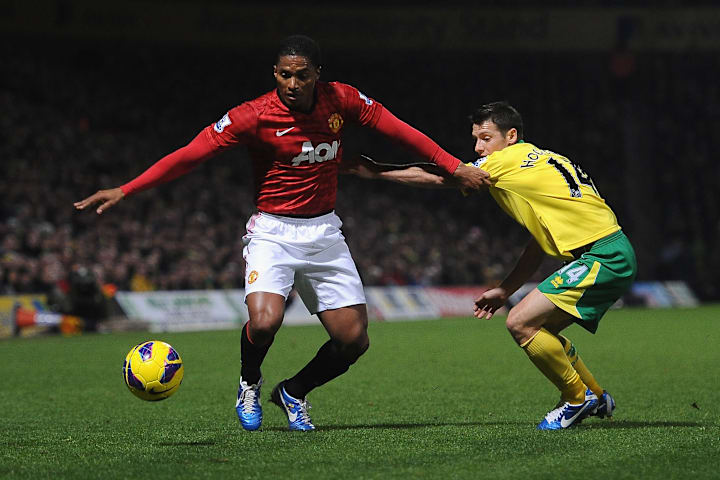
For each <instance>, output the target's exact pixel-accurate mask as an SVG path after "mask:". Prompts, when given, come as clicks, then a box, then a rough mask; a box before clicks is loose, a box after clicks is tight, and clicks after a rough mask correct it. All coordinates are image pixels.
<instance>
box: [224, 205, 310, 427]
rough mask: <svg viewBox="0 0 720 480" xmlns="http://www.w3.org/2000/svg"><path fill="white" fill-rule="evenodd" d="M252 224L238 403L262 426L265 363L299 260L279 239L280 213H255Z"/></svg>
mask: <svg viewBox="0 0 720 480" xmlns="http://www.w3.org/2000/svg"><path fill="white" fill-rule="evenodd" d="M246 228H247V231H248V235H246V236H245V237H244V238H243V240H244V242H245V248H244V250H243V256H244V258H245V264H246V265H245V303H246V304H247V307H248V314H249V320H248V321H247V322H246V323H245V325H244V326H243V329H242V333H241V337H240V357H241V367H240V384H239V386H238V396H237V402H236V404H235V409H236V411H237V415H238V418H239V419H240V423H241V424H242V426H243V428H244V429H246V430H257V429H258V428H260V425H261V423H262V406H261V404H260V388H261V386H262V373H261V366H262V363H263V360H264V359H265V356H266V355H267V353H268V350H269V349H270V345H272V342H273V340H274V339H275V334H276V333H277V331H278V329H279V328H280V326H281V325H282V320H283V315H284V313H285V299H286V298H287V296H288V294H289V293H290V290H291V288H292V284H293V277H294V268H295V262H296V260H295V259H294V257H293V256H292V255H291V254H290V253H289V252H288V251H287V250H286V248H285V246H284V244H283V243H282V242H278V241H277V238H278V236H279V234H278V231H279V230H281V229H282V228H283V225H281V224H280V222H279V221H278V220H276V219H275V218H273V217H263V216H262V215H254V216H253V217H252V218H251V219H250V221H249V222H248V224H247V227H246Z"/></svg>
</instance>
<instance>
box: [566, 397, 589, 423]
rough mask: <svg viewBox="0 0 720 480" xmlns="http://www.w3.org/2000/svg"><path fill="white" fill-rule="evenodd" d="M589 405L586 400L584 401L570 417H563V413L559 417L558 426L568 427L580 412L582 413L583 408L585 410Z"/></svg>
mask: <svg viewBox="0 0 720 480" xmlns="http://www.w3.org/2000/svg"><path fill="white" fill-rule="evenodd" d="M589 406H590V404H589V403H587V402H585V405H583V408H581V409H580V410H578V411H577V413H575V415H573V416H572V417H570V418H565V415H563V418H561V419H560V426H562V428H567V427H569V426H570V425H572V423H573V422H574V421H575V419H576V418H577V417H578V416H579V415H580V414H582V413H583V412H584V411H585V410H587V408H588V407H589Z"/></svg>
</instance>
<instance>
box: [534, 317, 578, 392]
mask: <svg viewBox="0 0 720 480" xmlns="http://www.w3.org/2000/svg"><path fill="white" fill-rule="evenodd" d="M520 346H521V347H522V348H523V349H524V350H525V353H526V354H527V356H528V357H530V360H531V361H532V362H533V363H534V364H535V366H536V367H537V368H538V370H540V371H541V372H542V373H543V374H544V375H545V376H546V377H547V378H548V380H550V381H551V382H552V383H553V384H554V385H555V386H556V387H557V388H558V390H560V395H561V398H562V400H563V401H564V402H570V403H572V404H574V405H578V404H580V403H583V402H584V401H585V384H584V383H583V382H582V380H581V379H580V375H578V373H577V372H576V371H575V369H574V368H573V366H572V365H571V364H570V360H568V357H567V356H566V355H565V349H564V348H563V345H562V343H561V342H560V340H559V339H558V338H557V337H556V336H555V335H553V334H552V333H550V332H548V331H547V330H545V329H544V328H541V329H540V331H539V332H538V333H536V334H535V336H534V337H533V338H531V339H530V340H529V341H527V342H525V343H524V344H522V345H520Z"/></svg>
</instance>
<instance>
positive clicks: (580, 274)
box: [538, 230, 637, 333]
mask: <svg viewBox="0 0 720 480" xmlns="http://www.w3.org/2000/svg"><path fill="white" fill-rule="evenodd" d="M636 273H637V260H636V259H635V250H633V247H632V245H631V244H630V240H628V238H627V237H626V236H625V234H624V233H623V232H622V230H618V231H617V232H615V233H613V234H610V235H608V236H607V237H604V238H601V239H600V240H598V241H596V242H595V243H594V244H593V245H592V247H591V248H590V250H588V251H587V252H585V253H583V254H582V255H581V256H580V258H578V259H577V260H574V261H572V262H570V263H568V264H567V265H565V266H564V267H563V268H561V269H560V270H558V271H557V272H555V273H553V274H552V275H550V276H549V277H548V278H546V279H545V280H544V281H543V282H542V283H541V284H540V285H538V290H540V292H542V293H543V294H544V295H545V296H546V297H547V298H548V299H549V300H550V301H551V302H553V303H554V304H555V305H556V306H557V307H558V308H560V309H562V310H564V311H566V312H568V313H569V314H570V315H572V316H573V317H575V318H576V320H575V323H577V324H578V325H580V326H581V327H583V328H585V329H586V330H588V331H590V332H592V333H595V331H596V330H597V327H598V322H599V321H600V319H601V318H602V316H603V315H605V312H607V310H608V309H609V308H610V307H611V306H612V305H613V304H614V303H615V302H616V301H617V300H618V299H619V298H620V297H621V296H622V295H623V294H625V293H626V292H627V291H628V290H630V286H631V285H632V283H633V280H635V275H636Z"/></svg>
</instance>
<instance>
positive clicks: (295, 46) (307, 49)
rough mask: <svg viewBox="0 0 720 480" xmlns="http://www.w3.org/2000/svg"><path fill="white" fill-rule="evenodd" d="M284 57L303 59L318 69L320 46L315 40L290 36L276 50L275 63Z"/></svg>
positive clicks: (320, 60)
mask: <svg viewBox="0 0 720 480" xmlns="http://www.w3.org/2000/svg"><path fill="white" fill-rule="evenodd" d="M285 55H296V56H298V57H305V58H307V59H308V61H309V62H310V63H311V64H312V65H313V66H315V67H320V65H321V62H322V59H321V58H320V46H319V45H318V44H317V42H316V41H315V40H313V39H312V38H310V37H308V36H306V35H290V36H289V37H287V38H286V39H285V40H283V42H282V44H281V45H280V48H279V49H278V53H277V57H276V61H277V60H278V59H280V57H284V56H285Z"/></svg>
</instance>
